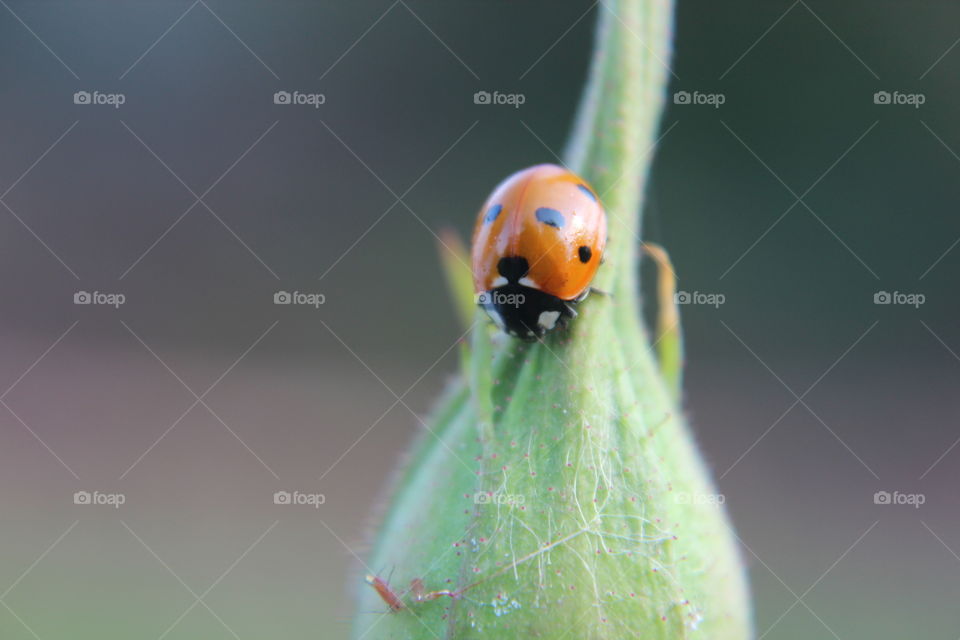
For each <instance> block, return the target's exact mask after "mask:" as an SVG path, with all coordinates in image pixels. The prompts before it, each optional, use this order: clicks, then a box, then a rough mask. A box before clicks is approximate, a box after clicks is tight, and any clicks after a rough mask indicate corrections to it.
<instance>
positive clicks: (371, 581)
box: [366, 575, 407, 611]
mask: <svg viewBox="0 0 960 640" xmlns="http://www.w3.org/2000/svg"><path fill="white" fill-rule="evenodd" d="M366 580H367V584H368V585H370V586H371V587H373V588H374V589H376V591H377V594H378V595H379V596H380V597H381V598H382V599H383V601H384V602H386V603H387V606H388V607H390V610H391V611H401V610H403V609H406V608H407V607H406V605H404V604H403V600H401V599H400V596H399V595H397V592H396V591H394V590H393V589H391V588H390V585H389V584H388V583H387V581H386V580H384V579H383V578H381V577H379V576H370V575H368V576H367V578H366Z"/></svg>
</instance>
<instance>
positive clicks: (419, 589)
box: [366, 575, 462, 611]
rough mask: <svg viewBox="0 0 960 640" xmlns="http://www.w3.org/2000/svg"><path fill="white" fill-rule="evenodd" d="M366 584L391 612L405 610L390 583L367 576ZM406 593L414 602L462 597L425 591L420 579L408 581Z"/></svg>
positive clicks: (450, 592)
mask: <svg viewBox="0 0 960 640" xmlns="http://www.w3.org/2000/svg"><path fill="white" fill-rule="evenodd" d="M366 582H367V584H369V585H370V586H371V587H373V588H374V589H375V590H376V592H377V595H379V596H380V598H381V599H382V600H383V601H384V602H385V603H386V604H387V606H388V607H390V610H391V611H402V610H404V609H406V608H407V605H405V604H404V603H403V599H402V597H401V595H400V594H398V593H397V592H396V591H394V590H393V587H391V586H390V583H389V582H387V581H386V580H384V579H383V578H381V577H379V576H370V575H368V576H367V577H366ZM407 593H412V594H413V601H414V602H430V601H431V600H436V599H437V598H441V597H443V596H448V597H450V598H458V597H460V595H462V592H460V591H451V590H449V589H440V590H438V591H427V590H426V589H425V588H424V586H423V580H422V579H420V578H414V579H413V580H411V581H410V589H409V591H408V592H407Z"/></svg>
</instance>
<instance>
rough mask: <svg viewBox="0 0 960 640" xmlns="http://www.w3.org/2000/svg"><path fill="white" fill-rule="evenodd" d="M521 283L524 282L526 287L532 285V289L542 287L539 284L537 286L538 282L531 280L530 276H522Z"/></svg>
mask: <svg viewBox="0 0 960 640" xmlns="http://www.w3.org/2000/svg"><path fill="white" fill-rule="evenodd" d="M520 284H522V285H523V286H525V287H530V288H531V289H539V288H540V287H539V286H537V283H536V282H534V281H533V280H531V279H530V278H520Z"/></svg>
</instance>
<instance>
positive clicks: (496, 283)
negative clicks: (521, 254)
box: [493, 276, 507, 289]
mask: <svg viewBox="0 0 960 640" xmlns="http://www.w3.org/2000/svg"><path fill="white" fill-rule="evenodd" d="M505 284H507V279H506V278H504V277H503V276H500V277H498V278H497V279H496V280H494V281H493V288H494V289H496V288H497V287H502V286H503V285H505Z"/></svg>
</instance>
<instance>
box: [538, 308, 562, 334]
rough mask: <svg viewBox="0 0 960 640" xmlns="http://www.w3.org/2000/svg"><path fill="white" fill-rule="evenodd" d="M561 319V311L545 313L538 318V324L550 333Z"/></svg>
mask: <svg viewBox="0 0 960 640" xmlns="http://www.w3.org/2000/svg"><path fill="white" fill-rule="evenodd" d="M559 319H560V312H559V311H544V312H543V313H541V314H540V317H539V318H537V324H538V325H540V326H541V327H543V328H544V329H546V330H548V331H549V330H550V329H553V328H554V327H555V326H557V320H559Z"/></svg>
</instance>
